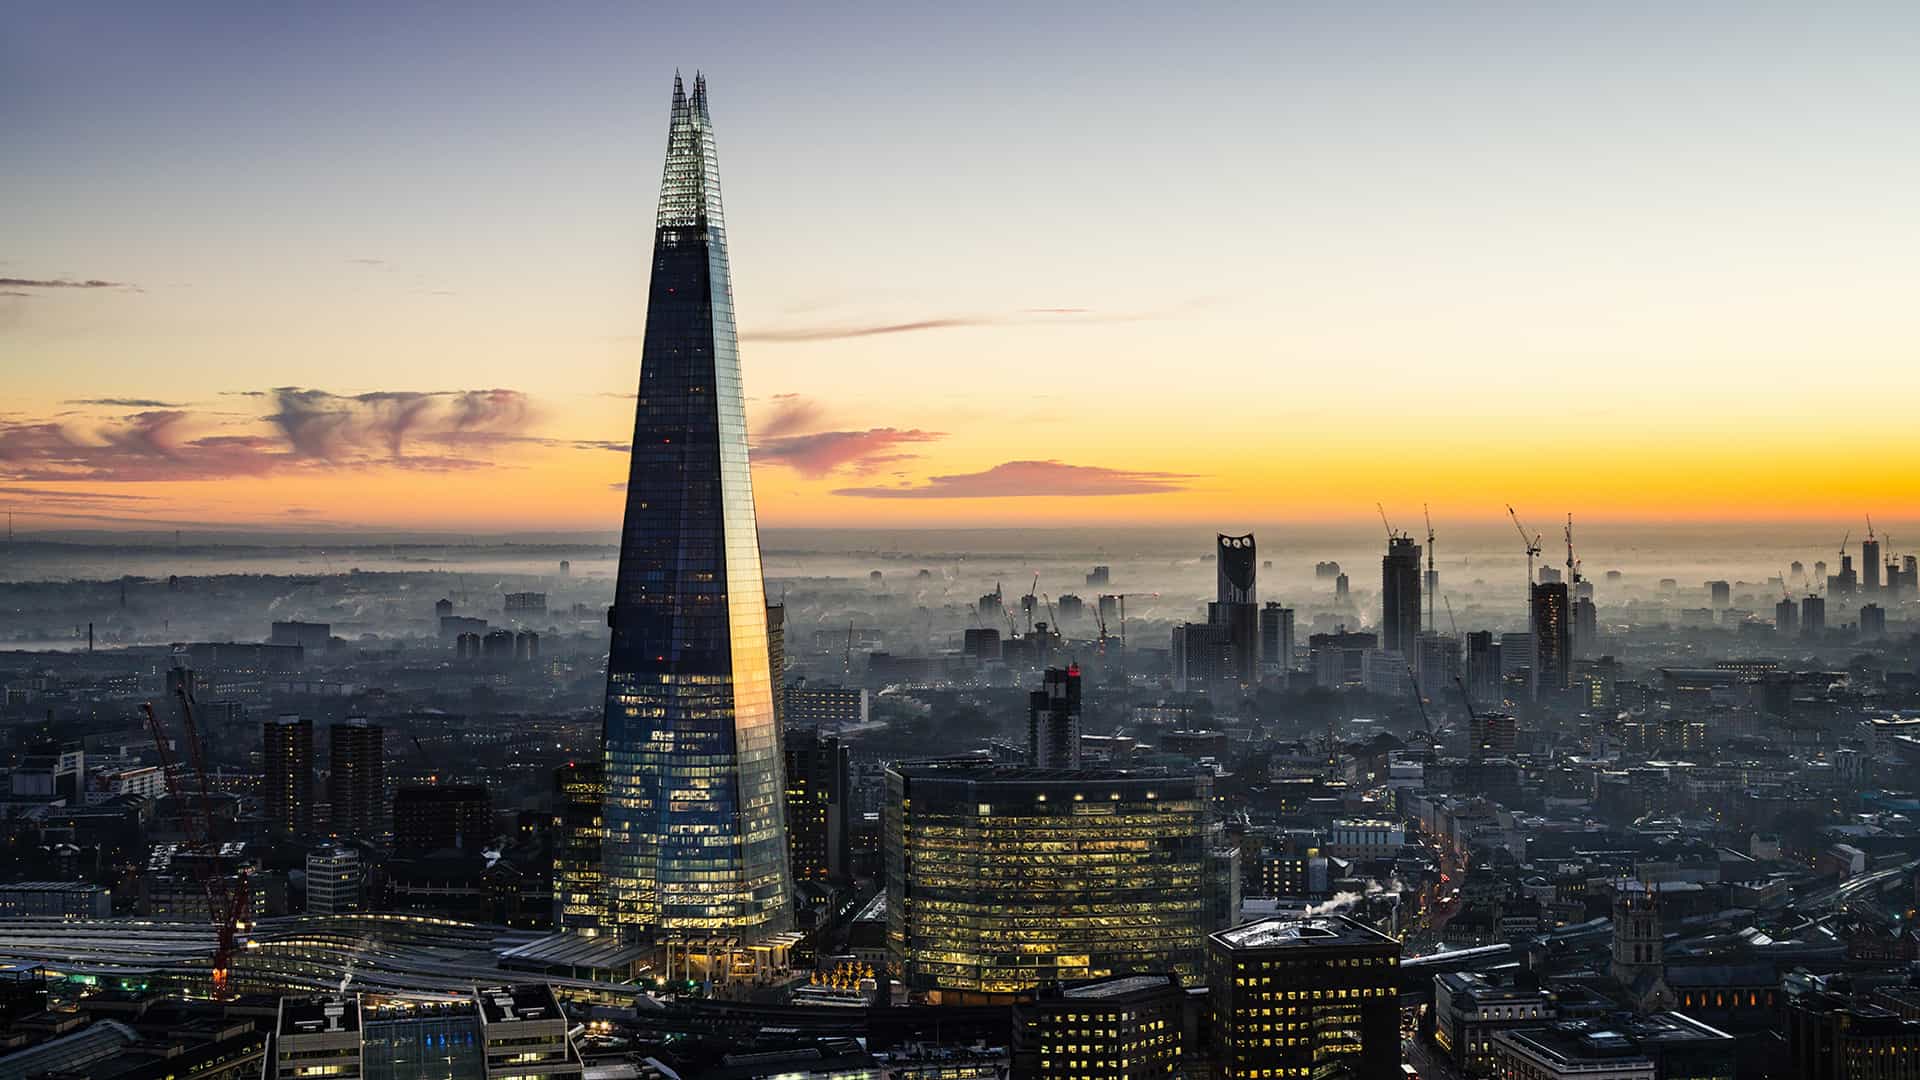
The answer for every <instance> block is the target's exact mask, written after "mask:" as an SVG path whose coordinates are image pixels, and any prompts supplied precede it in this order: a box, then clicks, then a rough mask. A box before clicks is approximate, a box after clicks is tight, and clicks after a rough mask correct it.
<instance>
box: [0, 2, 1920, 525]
mask: <svg viewBox="0 0 1920 1080" xmlns="http://www.w3.org/2000/svg"><path fill="white" fill-rule="evenodd" d="M445 11H446V9H430V8H427V7H424V6H419V7H411V8H403V9H401V10H397V11H396V10H389V9H388V8H386V7H382V6H375V5H351V4H350V5H340V6H332V7H325V8H311V9H283V10H261V9H257V8H255V7H251V6H248V5H241V4H227V3H184V4H179V5H170V6H167V7H164V8H159V7H153V6H148V5H133V4H102V5H91V6H89V7H87V8H86V9H84V10H60V11H55V10H45V11H30V10H25V9H21V10H10V11H6V12H0V102H4V104H3V105H0V146H4V147H6V148H7V159H8V168H7V175H6V180H5V182H4V183H5V190H6V192H7V197H6V198H5V199H0V237H5V240H4V241H3V242H0V356H3V357H4V358H5V364H4V370H5V373H6V381H5V386H6V392H5V393H4V395H0V508H6V507H12V508H13V509H14V510H15V511H16V512H17V515H18V517H17V522H18V527H19V528H20V529H21V530H22V531H23V532H26V531H38V530H52V529H63V530H64V529H76V528H95V527H97V528H128V529H138V528H159V529H166V528H174V527H181V528H194V527H204V528H208V529H242V530H244V529H274V528H288V529H311V528H319V527H323V526H324V527H351V528H368V529H404V530H425V531H450V532H459V531H476V532H484V533H502V532H514V531H543V532H544V531H571V530H611V529H614V528H617V527H618V523H619V517H620V509H621V505H622V499H621V493H620V491H619V490H617V485H618V484H619V483H620V482H621V481H622V480H623V479H624V476H625V473H624V469H625V463H626V460H627V458H626V454H625V452H624V451H625V441H626V440H627V438H628V437H629V436H630V434H631V422H632V415H633V406H632V401H631V395H632V394H633V392H634V388H635V385H636V383H637V376H638V371H639V350H640V341H639V335H640V328H641V325H642V323H643V320H644V318H645V311H646V287H647V280H648V270H649V261H648V253H649V249H650V246H651V235H650V230H651V222H652V218H653V209H654V192H655V190H656V189H657V187H658V184H659V161H660V157H661V154H662V152H663V150H664V148H665V141H666V132H667V111H668V110H667V105H668V93H667V91H668V88H670V86H671V79H672V75H673V72H674V70H675V69H676V68H678V69H681V70H683V71H684V72H685V73H686V75H687V76H688V78H689V79H691V77H692V75H693V72H694V70H695V69H696V68H697V69H699V70H702V71H704V72H705V73H706V75H707V78H708V81H709V84H710V87H711V97H712V105H713V113H714V121H715V127H716V131H717V140H718V153H719V159H720V169H721V173H722V177H723V180H724V183H725V185H726V189H727V203H728V211H729V217H730V220H729V229H730V234H731V236H730V241H731V247H732V260H733V271H734V277H735V290H736V307H737V310H738V313H739V322H740V331H741V339H742V354H743V366H744V368H745V381H746V386H747V391H748V394H749V395H750V401H749V407H748V420H749V427H750V429H751V433H752V436H753V441H754V445H755V471H754V476H755V485H756V496H757V501H758V505H759V512H760V517H761V519H762V521H763V522H765V523H766V524H767V525H768V526H769V527H773V528H778V527H783V526H784V527H818V526H873V527H884V528H909V527H915V526H929V527H969V526H1088V525H1100V524H1134V523H1151V524H1180V523H1191V524H1194V525H1195V526H1197V527H1200V528H1214V527H1219V528H1223V529H1228V530H1230V531H1237V530H1238V529H1240V528H1242V527H1246V526H1259V525H1263V524H1266V523H1271V522H1286V521H1302V522H1362V521H1364V520H1366V519H1370V518H1372V517H1373V515H1374V503H1375V501H1376V500H1378V501H1381V502H1384V503H1386V504H1387V506H1388V507H1389V509H1390V510H1391V511H1392V512H1393V513H1394V515H1395V517H1396V522H1395V523H1396V524H1397V525H1400V526H1401V527H1406V528H1415V527H1416V521H1415V518H1414V515H1416V514H1417V511H1418V508H1419V506H1420V504H1421V503H1422V502H1425V503H1430V504H1431V505H1432V507H1433V512H1434V514H1435V516H1436V518H1447V519H1451V520H1454V521H1461V520H1465V519H1472V520H1474V521H1475V522H1478V523H1483V524H1487V525H1490V526H1497V525H1498V519H1499V515H1500V514H1501V507H1503V506H1504V505H1505V504H1506V503H1509V502H1511V503H1514V504H1516V505H1517V506H1519V507H1521V509H1522V511H1523V517H1525V518H1527V519H1528V523H1529V525H1530V526H1532V527H1533V528H1536V529H1540V530H1543V531H1547V532H1548V533H1549V535H1548V537H1547V540H1548V544H1547V546H1548V548H1549V551H1551V550H1552V541H1553V539H1554V535H1555V533H1556V532H1557V521H1558V520H1559V515H1560V514H1562V513H1564V511H1565V509H1568V508H1571V509H1573V510H1574V511H1575V513H1576V514H1578V515H1580V517H1581V518H1582V519H1583V520H1589V521H1594V522H1634V521H1638V522H1661V521H1675V520H1682V521H1684V520H1713V519H1728V520H1743V521H1756V522H1758V521H1787V522H1812V521H1816V520H1819V521H1824V520H1833V521H1837V522H1840V523H1842V526H1843V527H1844V525H1845V523H1847V522H1860V520H1861V514H1862V513H1863V512H1873V513H1874V514H1875V519H1876V522H1877V523H1878V522H1880V521H1881V517H1882V514H1883V513H1884V517H1885V519H1886V522H1887V523H1889V524H1891V523H1892V522H1893V519H1895V518H1896V517H1900V516H1908V515H1911V513H1912V508H1913V507H1915V506H1916V505H1920V471H1917V470H1915V469H1914V468H1913V466H1912V462H1913V461H1914V460H1916V459H1920V445H1916V443H1917V441H1920V440H1916V438H1915V436H1914V434H1913V423H1912V419H1911V417H1912V414H1913V408H1914V401H1915V400H1916V393H1917V392H1920V363H1916V358H1915V355H1914V354H1915V351H1916V349H1915V346H1916V330H1915V327H1914V324H1913V318H1912V316H1911V315H1910V314H1909V311H1910V309H1911V307H1912V301H1911V297H1910V294H1911V293H1912V292H1913V289H1912V285H1913V279H1914V275H1915V271H1914V266H1915V261H1914V257H1913V255H1912V252H1913V251H1914V250H1916V243H1915V241H1916V239H1920V236H1917V235H1916V234H1920V199H1917V198H1916V196H1915V195H1914V192H1915V191H1920V184H1916V180H1920V135H1917V134H1916V133H1915V131H1914V128H1913V125H1912V122H1911V118H1912V117H1913V116H1914V115H1916V114H1917V113H1920V73H1916V72H1915V71H1914V70H1913V66H1912V64H1911V57H1912V56H1913V55H1914V54H1915V53H1916V52H1917V51H1920V10H1915V9H1912V8H1911V7H1909V6H1903V5H1895V4H1884V5H1880V4H1847V5H1840V6H1837V7H1832V8H1826V9H1819V10H1815V9H1810V8H1805V7H1800V6H1789V5H1760V4H1732V3H1703V4H1697V5H1689V6H1687V7H1686V8H1685V9H1683V10H1674V9H1670V8H1668V7H1664V6H1658V5H1619V6H1612V7H1607V8H1575V7H1572V6H1558V5H1540V6H1536V7H1494V6H1490V5H1484V6H1483V5H1468V6H1460V7H1453V8H1447V9H1438V8H1431V7H1425V6H1418V5H1393V4H1390V5H1382V6H1377V7H1373V8H1369V9H1368V10H1367V11H1366V12H1364V13H1361V12H1359V11H1355V10H1344V9H1336V8H1329V7H1319V6H1305V5H1281V6H1270V7H1252V8H1237V9H1236V8H1213V9H1208V10H1204V11H1201V12H1198V13H1195V12H1191V11H1174V10H1171V9H1167V8H1165V7H1149V6H1138V7H1115V6H1111V5H1100V6H1091V5H1088V6H1081V5H1059V6H1055V7H1051V8H1047V9H1043V10H1038V11H1034V10H1028V9H1025V8H1021V7H1012V6H1006V7H991V6H990V7H986V8H969V9H966V10H959V9H954V10H904V9H897V8H890V7H884V6H872V7H837V8H834V9H832V10H818V9H812V8H791V9H790V8H787V7H784V6H777V5H769V6H765V7H755V6H747V7H738V6H735V7H727V8H724V9H714V10H713V11H712V12H711V13H703V12H701V11H699V10H690V9H686V8H684V7H679V6H665V5H633V4H605V5H597V4H573V5H568V6H566V7H565V8H564V9H562V10H560V11H558V12H534V11H531V10H525V9H520V8H515V7H510V6H505V5H498V6H495V5H483V6H479V7H475V8H472V9H461V12H460V15H459V17H457V18H453V17H447V16H446V14H445ZM1855 529H1856V534H1857V533H1858V532H1860V531H1862V530H1861V527H1860V526H1859V525H1856V526H1855ZM1835 539H1836V540H1837V539H1838V536H1837V534H1836V536H1835ZM1894 539H1895V544H1896V546H1898V547H1906V545H1905V544H1904V543H1903V542H1902V541H1901V540H1900V536H1899V534H1898V533H1897V532H1896V535H1895V538H1894ZM1856 540H1857V535H1856Z"/></svg>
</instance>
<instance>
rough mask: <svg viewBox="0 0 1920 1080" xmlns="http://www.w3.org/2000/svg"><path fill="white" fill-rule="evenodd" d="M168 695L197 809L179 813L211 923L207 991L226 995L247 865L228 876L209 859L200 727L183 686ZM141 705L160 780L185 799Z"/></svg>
mask: <svg viewBox="0 0 1920 1080" xmlns="http://www.w3.org/2000/svg"><path fill="white" fill-rule="evenodd" d="M174 696H175V698H176V699H177V700H178V702H179V704H180V717H181V722H182V726H183V727H184V728H185V733H184V734H185V739H184V742H185V744H186V751H187V753H186V757H187V765H186V769H187V770H188V771H190V772H191V773H192V780H193V781H194V786H195V787H196V788H197V789H198V790H197V792H196V793H195V794H196V795H197V798H195V799H194V802H195V803H196V804H197V809H198V811H199V812H198V813H197V814H196V813H193V812H192V810H191V809H190V810H189V812H188V813H187V814H186V815H184V816H185V818H186V821H187V829H188V834H187V845H186V847H187V849H188V850H189V851H192V852H194V853H195V854H197V855H198V856H199V858H197V859H195V860H194V872H195V874H196V875H197V876H198V877H199V878H200V884H201V888H203V889H204V890H205V891H206V894H207V912H208V915H209V917H210V918H211V920H212V922H213V926H214V948H213V958H212V994H213V998H214V1000H216V1001H224V1000H226V999H227V998H229V997H231V996H232V994H231V985H230V975H231V973H232V970H233V956H234V952H235V949H236V947H237V945H238V943H239V939H240V927H241V925H242V924H243V923H245V922H246V918H247V908H248V906H249V904H250V903H251V901H252V898H253V896H252V883H251V881H250V880H249V879H248V876H247V869H246V868H245V867H244V866H242V867H239V868H237V869H236V871H235V873H234V874H233V876H232V877H231V878H228V877H227V876H226V875H223V874H219V873H217V872H216V869H217V867H216V866H215V862H216V860H217V858H218V856H219V854H220V848H219V846H218V845H217V844H216V843H215V842H214V836H213V796H212V793H211V792H210V791H209V790H208V786H207V769H206V754H205V750H204V747H203V746H202V743H201V741H200V732H199V730H198V728H196V727H195V725H194V720H193V696H192V694H191V693H190V692H189V691H188V689H187V687H186V686H185V685H181V686H176V687H175V688H174ZM141 709H142V710H143V711H144V712H145V713H146V714H147V727H148V729H149V730H151V731H152V733H153V742H154V749H155V750H156V751H157V752H158V754H159V758H160V772H161V779H162V780H163V782H164V783H165V784H166V788H167V794H168V795H169V796H171V797H173V798H174V799H176V800H181V801H185V800H186V799H187V798H188V796H187V795H186V793H184V792H183V791H182V790H181V787H182V784H181V779H182V777H181V776H180V770H179V769H178V768H177V767H176V765H177V762H176V759H175V758H174V756H173V754H172V752H171V749H170V747H169V745H168V743H169V739H168V737H167V731H166V725H165V723H164V722H163V721H162V720H161V719H160V714H159V713H158V712H156V711H155V710H154V708H153V703H152V702H145V703H143V704H142V705H141Z"/></svg>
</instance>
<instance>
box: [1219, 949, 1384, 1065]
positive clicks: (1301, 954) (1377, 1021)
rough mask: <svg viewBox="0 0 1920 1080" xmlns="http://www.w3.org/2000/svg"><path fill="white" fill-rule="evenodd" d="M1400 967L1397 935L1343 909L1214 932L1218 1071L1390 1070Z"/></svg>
mask: <svg viewBox="0 0 1920 1080" xmlns="http://www.w3.org/2000/svg"><path fill="white" fill-rule="evenodd" d="M1399 965H1400V943H1399V942H1398V941H1395V940H1394V939H1392V938H1390V937H1387V936H1386V935H1385V934H1382V933H1380V932H1379V931H1377V930H1374V929H1372V928H1370V927H1367V926H1364V925H1362V924H1360V923H1357V922H1354V921H1353V920H1352V919H1349V918H1346V917H1345V916H1341V915H1324V916H1319V917H1315V918H1308V919H1262V920H1259V921H1257V922H1251V923H1247V924H1245V925H1243V926H1236V927H1234V928H1233V929H1231V930H1223V931H1221V932H1219V933H1217V934H1214V935H1213V936H1212V937H1210V938H1208V939H1207V980H1208V985H1209V992H1208V996H1209V998H1210V1000H1211V1007H1212V1009H1213V1044H1214V1052H1215V1054H1216V1056H1217V1058H1218V1061H1217V1064H1218V1065H1219V1067H1220V1072H1219V1075H1220V1076H1223V1077H1228V1078H1267V1077H1276V1078H1277V1077H1308V1076H1355V1077H1375V1076H1392V1075H1394V1074H1395V1072H1396V1070H1398V1069H1399V1068H1400V987H1399V978H1398V976H1399V973H1400V967H1399Z"/></svg>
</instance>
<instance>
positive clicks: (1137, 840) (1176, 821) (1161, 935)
mask: <svg viewBox="0 0 1920 1080" xmlns="http://www.w3.org/2000/svg"><path fill="white" fill-rule="evenodd" d="M1212 802H1213V779H1212V777H1211V776H1210V775H1207V774H1179V773H1163V772H1118V771H1115V772H1108V771H1097V770H1083V771H1079V772H1062V771H1059V770H1048V769H1027V768H1019V767H1015V768H1003V767H995V766H991V765H956V764H914V763H910V762H909V763H901V764H897V765H894V766H892V767H891V768H889V769H888V770H887V804H886V813H885V819H886V821H885V828H886V844H885V850H886V874H885V877H886V883H887V937H888V946H889V949H890V951H891V952H892V955H893V957H894V960H895V961H896V962H897V963H898V964H899V966H900V970H901V972H902V975H903V977H904V979H905V980H906V983H907V986H908V987H909V988H910V989H911V990H913V991H915V992H916V993H919V994H922V995H925V996H926V997H928V998H930V999H932V1000H935V1001H939V1002H942V1003H953V1002H964V1001H969V1000H976V1001H977V1000H985V999H988V998H997V999H1004V997H1005V995H1010V994H1015V993H1020V992H1024V991H1027V990H1031V989H1033V988H1034V987H1036V986H1039V985H1041V984H1043V983H1048V982H1055V981H1060V982H1066V981H1072V980H1075V979H1092V978H1105V977H1107V976H1111V975H1118V974H1124V973H1128V972H1164V973H1169V974H1173V975H1177V976H1179V977H1180V978H1181V979H1182V980H1183V981H1185V982H1188V983H1193V982H1196V981H1197V979H1198V976H1199V972H1200V965H1201V955H1202V951H1203V942H1204V939H1205V937H1206V935H1207V934H1208V933H1209V932H1211V931H1212V930H1214V929H1216V928H1217V927H1218V926H1219V925H1220V920H1221V919H1222V918H1225V917H1228V916H1227V913H1228V912H1230V911H1231V909H1232V908H1233V907H1235V906H1237V904H1236V901H1237V899H1238V896H1237V885H1238V881H1237V866H1236V865H1235V863H1234V860H1233V859H1232V852H1233V849H1232V848H1231V846H1230V845H1228V844H1227V843H1226V842H1225V839H1224V837H1223V835H1222V832H1221V828H1220V826H1219V824H1218V823H1217V822H1216V821H1215V820H1214V816H1213V807H1212Z"/></svg>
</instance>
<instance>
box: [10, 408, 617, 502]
mask: <svg viewBox="0 0 1920 1080" xmlns="http://www.w3.org/2000/svg"><path fill="white" fill-rule="evenodd" d="M242 396H247V397H258V398H263V399H266V400H269V401H271V402H272V409H273V411H271V412H269V413H268V414H267V415H265V416H262V417H257V418H255V419H254V421H253V422H252V423H250V424H248V428H249V429H248V430H238V431H237V430H235V427H234V425H233V424H232V423H231V422H230V421H227V420H224V419H222V418H221V417H223V416H225V415H227V414H209V413H193V412H189V411H187V410H186V409H184V408H178V407H166V408H159V407H155V408H144V407H143V408H140V410H139V411H137V412H132V413H128V414H125V415H122V416H119V417H117V418H114V419H111V420H102V421H84V420H71V421H69V420H65V419H60V418H54V419H15V418H0V480H10V481H16V482H41V483H45V482H61V481H97V482H106V483H133V482H152V481H192V480H213V479H222V478H228V477H242V476H264V475H267V474H269V473H276V472H282V471H287V470H293V469H324V468H358V467H367V466H389V467H393V466H397V467H401V468H408V469H421V470H441V471H446V470H454V469H474V468H485V467H488V466H489V465H491V464H492V462H491V461H489V460H488V459H487V458H485V457H484V456H479V455H482V454H484V453H485V452H486V451H489V450H491V449H493V448H495V447H497V446H499V445H502V444H507V443H535V444H540V445H551V446H567V447H574V448H579V449H589V448H591V449H604V448H608V447H611V446H612V445H614V444H603V443H592V444H589V443H584V442H577V441H576V440H570V439H547V438H542V437H540V436H536V435H529V434H525V433H524V429H525V428H526V427H527V426H529V425H530V424H531V423H532V422H533V419H534V415H535V410H534V408H533V405H532V403H531V402H530V401H529V399H528V398H527V396H526V395H525V394H523V393H521V392H520V391H518V390H505V389H487V390H458V391H431V392H424V391H376V392H372V393H365V394H352V395H341V394H333V393H330V392H328V391H324V390H312V389H305V388H301V387H280V388H277V389H275V390H272V391H245V392H243V394H242ZM79 403H82V404H87V405H95V406H116V407H123V408H124V407H141V406H167V405H170V403H168V402H160V401H154V400H150V399H146V398H120V397H102V398H88V399H85V400H84V401H83V402H79ZM259 425H264V427H262V426H259ZM421 446H428V447H431V449H430V450H429V451H427V452H424V453H423V452H421V451H420V449H419V448H420V447H421Z"/></svg>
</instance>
